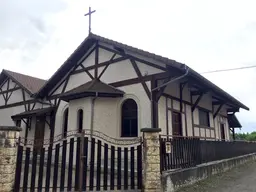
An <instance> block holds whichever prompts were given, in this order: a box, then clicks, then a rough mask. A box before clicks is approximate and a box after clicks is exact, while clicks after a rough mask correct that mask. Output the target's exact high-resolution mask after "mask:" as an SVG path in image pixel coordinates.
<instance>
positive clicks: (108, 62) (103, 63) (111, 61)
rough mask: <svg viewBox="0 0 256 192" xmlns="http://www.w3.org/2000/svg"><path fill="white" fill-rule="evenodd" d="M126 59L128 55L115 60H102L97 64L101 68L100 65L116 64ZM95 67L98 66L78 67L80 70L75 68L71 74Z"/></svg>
mask: <svg viewBox="0 0 256 192" xmlns="http://www.w3.org/2000/svg"><path fill="white" fill-rule="evenodd" d="M126 59H127V57H118V58H116V59H113V60H109V61H104V62H102V63H99V64H98V65H97V67H98V68H99V67H104V66H106V65H109V64H114V63H117V62H120V61H124V60H126ZM95 68H96V67H95V65H92V66H88V67H85V69H78V70H75V71H73V72H72V73H71V74H72V75H74V74H77V73H81V72H84V70H88V71H89V70H91V69H95Z"/></svg>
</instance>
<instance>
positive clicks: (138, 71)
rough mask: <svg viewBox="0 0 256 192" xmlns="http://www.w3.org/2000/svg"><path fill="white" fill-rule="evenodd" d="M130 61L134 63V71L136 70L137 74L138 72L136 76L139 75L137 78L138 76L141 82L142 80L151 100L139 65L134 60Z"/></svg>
mask: <svg viewBox="0 0 256 192" xmlns="http://www.w3.org/2000/svg"><path fill="white" fill-rule="evenodd" d="M130 61H131V63H132V66H133V68H134V70H135V72H136V74H137V76H138V78H139V80H140V82H141V84H142V86H143V88H144V90H145V92H146V94H147V96H148V98H149V99H151V96H150V91H149V88H148V86H147V84H146V82H145V81H144V80H143V77H142V74H141V72H140V70H139V67H138V65H137V63H136V62H135V61H134V60H132V59H131V60H130Z"/></svg>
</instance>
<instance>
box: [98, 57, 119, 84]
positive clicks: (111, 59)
mask: <svg viewBox="0 0 256 192" xmlns="http://www.w3.org/2000/svg"><path fill="white" fill-rule="evenodd" d="M115 56H116V53H114V54H113V55H112V57H111V58H110V60H109V61H110V62H111V61H113V59H114V58H115ZM109 65H110V63H108V64H107V65H106V66H105V67H104V69H103V70H102V71H101V73H100V75H99V77H98V79H100V78H101V76H102V75H103V74H104V73H105V71H106V70H107V68H108V66H109Z"/></svg>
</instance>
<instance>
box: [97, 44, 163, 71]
mask: <svg viewBox="0 0 256 192" xmlns="http://www.w3.org/2000/svg"><path fill="white" fill-rule="evenodd" d="M99 47H100V48H102V49H105V50H106V51H110V52H113V53H116V54H119V55H122V56H126V57H128V58H129V59H132V60H134V61H138V62H141V63H144V64H147V65H149V66H151V67H155V68H157V69H160V70H163V71H167V68H166V67H162V66H160V65H157V64H154V63H152V62H149V61H146V60H144V59H141V58H138V57H135V56H133V55H130V54H127V53H125V52H124V51H117V50H114V49H111V48H108V47H105V46H103V45H99Z"/></svg>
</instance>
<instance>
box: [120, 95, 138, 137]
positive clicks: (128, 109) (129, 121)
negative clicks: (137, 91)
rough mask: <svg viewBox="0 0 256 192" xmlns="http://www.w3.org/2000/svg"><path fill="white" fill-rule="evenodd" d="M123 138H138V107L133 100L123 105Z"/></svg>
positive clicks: (128, 100) (126, 101)
mask: <svg viewBox="0 0 256 192" xmlns="http://www.w3.org/2000/svg"><path fill="white" fill-rule="evenodd" d="M121 137H138V107H137V103H136V102H135V101H134V100H133V99H127V100H125V101H124V103H123V105H122V129H121Z"/></svg>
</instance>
